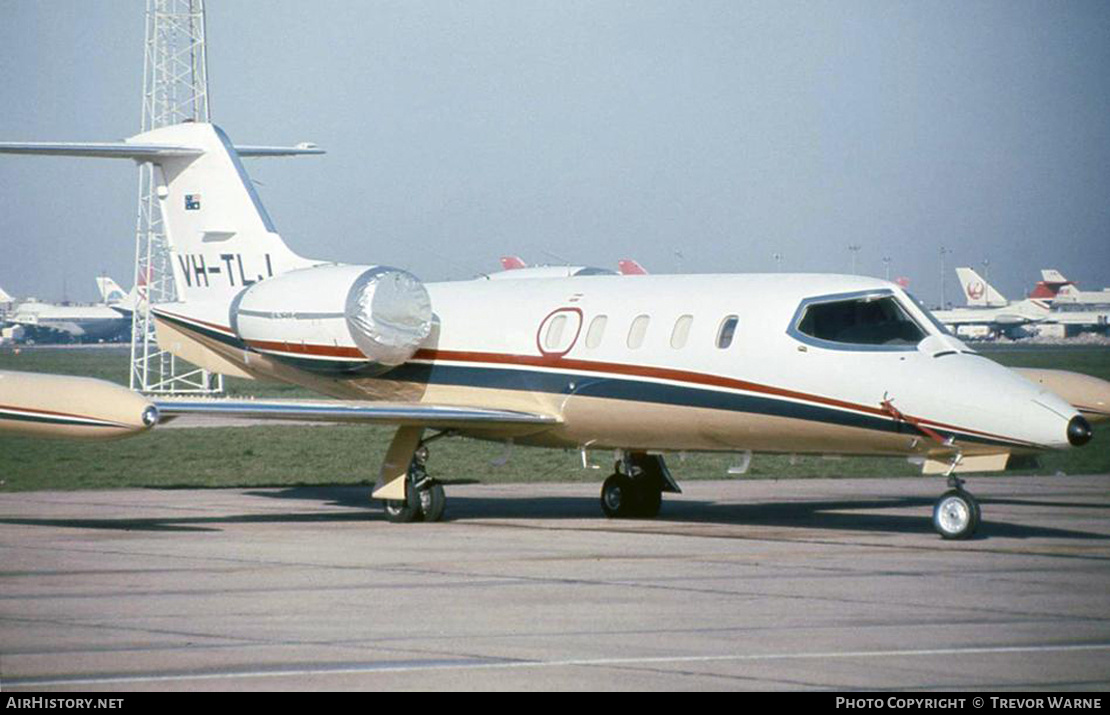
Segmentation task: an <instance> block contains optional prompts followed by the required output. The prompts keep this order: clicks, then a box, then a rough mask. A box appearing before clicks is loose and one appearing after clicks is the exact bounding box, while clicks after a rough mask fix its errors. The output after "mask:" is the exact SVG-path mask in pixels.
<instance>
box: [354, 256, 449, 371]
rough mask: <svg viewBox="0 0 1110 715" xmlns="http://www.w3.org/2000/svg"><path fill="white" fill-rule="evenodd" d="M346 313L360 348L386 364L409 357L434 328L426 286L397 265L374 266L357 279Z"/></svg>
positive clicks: (367, 355) (396, 362)
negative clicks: (397, 267) (392, 266)
mask: <svg viewBox="0 0 1110 715" xmlns="http://www.w3.org/2000/svg"><path fill="white" fill-rule="evenodd" d="M343 315H344V317H345V318H346V320H347V329H348V330H349V331H350V333H351V339H352V340H354V341H355V345H356V346H358V349H359V350H360V351H361V352H362V354H363V355H365V356H366V357H368V358H370V359H371V360H373V361H374V362H379V363H381V364H383V365H400V364H401V363H403V362H404V361H406V360H408V359H409V358H410V357H412V355H413V353H415V352H416V349H417V348H418V347H419V346H420V343H421V342H423V341H424V338H426V337H428V333H430V332H431V330H432V302H431V299H430V298H429V297H428V291H427V289H426V288H425V287H424V284H423V283H421V282H420V279H418V278H417V277H416V276H414V275H413V274H411V273H409V272H408V271H402V270H398V269H396V268H386V267H382V266H379V267H377V268H371V269H370V270H368V271H366V272H365V273H363V274H362V275H360V276H359V277H358V278H357V279H355V281H354V283H352V284H351V289H350V291H348V292H347V303H346V306H345V307H344V310H343Z"/></svg>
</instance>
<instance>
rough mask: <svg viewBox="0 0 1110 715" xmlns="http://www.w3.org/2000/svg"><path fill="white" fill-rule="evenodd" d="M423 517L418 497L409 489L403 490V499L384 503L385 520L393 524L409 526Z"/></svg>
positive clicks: (413, 490) (389, 500) (388, 500)
mask: <svg viewBox="0 0 1110 715" xmlns="http://www.w3.org/2000/svg"><path fill="white" fill-rule="evenodd" d="M423 515H424V512H423V511H422V510H421V508H420V497H419V496H418V495H417V493H416V490H415V489H412V488H411V487H409V488H407V489H405V498H404V499H387V500H386V501H385V518H386V519H388V520H389V521H391V522H392V523H394V524H410V523H412V522H414V521H419V520H420V518H421V517H422V516H423Z"/></svg>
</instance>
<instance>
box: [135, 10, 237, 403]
mask: <svg viewBox="0 0 1110 715" xmlns="http://www.w3.org/2000/svg"><path fill="white" fill-rule="evenodd" d="M142 114H143V116H142V128H141V130H142V131H143V132H148V131H150V130H152V129H157V128H159V127H165V126H169V125H171V124H180V123H181V122H187V121H194V122H208V121H210V117H209V113H208V60H207V50H206V46H205V23H204V0H147V3H146V49H145V60H144V66H143V112H142ZM156 191H157V185H156V181H155V174H154V167H153V166H152V165H151V164H147V163H144V164H140V165H139V211H138V218H137V221H136V227H135V283H134V285H136V286H138V287H139V291H137V292H138V294H139V302H138V305H137V306H136V310H135V312H134V314H133V316H134V317H133V318H132V324H131V389H132V390H139V391H140V392H146V393H198V392H202V393H218V392H222V391H223V376H222V375H218V374H214V373H210V372H208V371H207V370H202V369H200V368H197V367H195V366H193V365H190V364H189V363H186V362H184V361H182V360H178V359H176V358H175V357H174V356H173V355H171V354H170V353H168V352H166V351H164V350H160V349H159V348H158V344H157V342H156V340H155V333H154V319H153V316H152V315H151V314H150V311H149V310H148V308H149V306H150V305H152V304H157V303H167V302H172V301H174V300H176V298H177V291H176V290H175V287H174V281H173V267H172V266H171V265H170V254H169V249H168V245H167V241H166V234H165V230H164V228H163V223H162V213H161V209H160V208H159V205H158V196H157V193H156ZM144 286H145V288H144Z"/></svg>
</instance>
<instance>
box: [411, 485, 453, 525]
mask: <svg viewBox="0 0 1110 715" xmlns="http://www.w3.org/2000/svg"><path fill="white" fill-rule="evenodd" d="M418 494H419V495H420V496H419V499H420V511H421V512H423V514H424V521H439V520H440V519H442V518H443V510H444V509H445V508H447V496H446V495H445V494H444V493H443V485H442V484H432V485H431V486H429V487H425V488H424V489H421V490H419V492H418Z"/></svg>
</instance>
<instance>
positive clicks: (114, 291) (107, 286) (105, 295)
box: [96, 276, 127, 305]
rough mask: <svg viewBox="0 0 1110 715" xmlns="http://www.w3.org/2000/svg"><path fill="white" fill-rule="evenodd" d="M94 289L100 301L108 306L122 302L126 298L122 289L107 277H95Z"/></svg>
mask: <svg viewBox="0 0 1110 715" xmlns="http://www.w3.org/2000/svg"><path fill="white" fill-rule="evenodd" d="M96 288H97V290H99V291H100V299H101V300H103V301H104V302H105V303H107V304H109V305H111V304H114V303H120V302H123V301H124V300H125V299H126V298H127V294H126V293H124V292H123V288H120V287H119V284H118V283H116V282H115V281H114V280H112V279H111V278H109V277H108V276H97V277H96Z"/></svg>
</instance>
